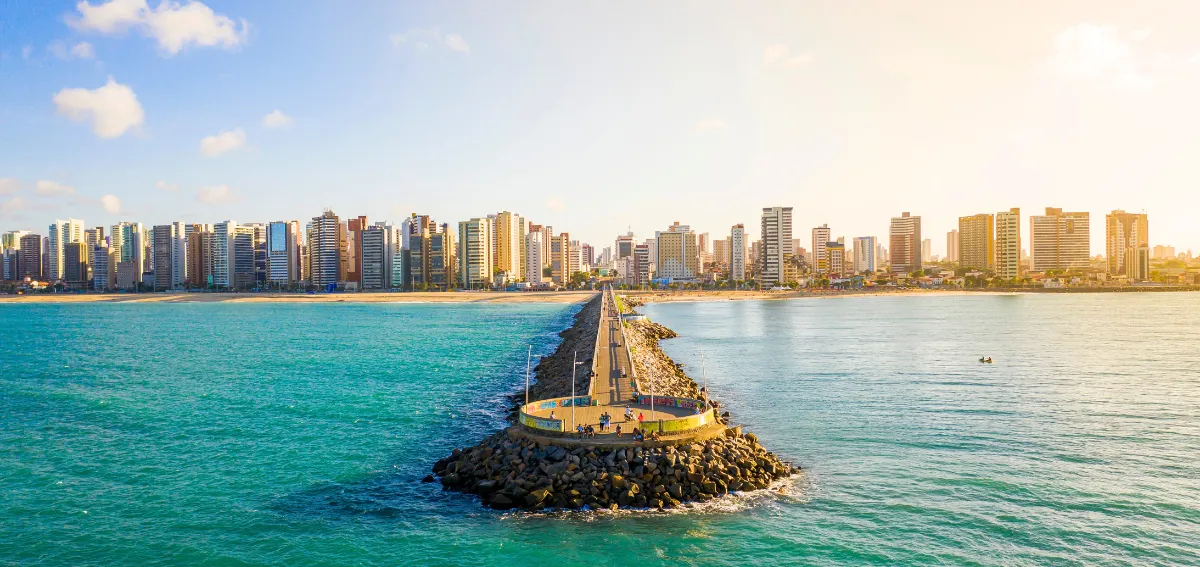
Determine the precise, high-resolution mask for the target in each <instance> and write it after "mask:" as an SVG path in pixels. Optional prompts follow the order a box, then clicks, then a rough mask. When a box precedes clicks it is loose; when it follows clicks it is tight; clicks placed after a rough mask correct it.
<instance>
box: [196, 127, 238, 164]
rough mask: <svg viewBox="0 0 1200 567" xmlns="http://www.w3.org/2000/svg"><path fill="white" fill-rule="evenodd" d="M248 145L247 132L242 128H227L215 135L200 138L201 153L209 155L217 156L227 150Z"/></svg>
mask: <svg viewBox="0 0 1200 567" xmlns="http://www.w3.org/2000/svg"><path fill="white" fill-rule="evenodd" d="M245 145H246V132H245V131H243V130H242V129H241V128H236V129H234V130H226V131H224V132H221V133H219V134H217V135H215V136H206V137H205V138H204V139H202V140H200V153H201V154H204V155H205V156H208V157H216V156H219V155H221V154H223V153H225V152H231V151H233V150H236V149H238V148H241V147H244V146H245Z"/></svg>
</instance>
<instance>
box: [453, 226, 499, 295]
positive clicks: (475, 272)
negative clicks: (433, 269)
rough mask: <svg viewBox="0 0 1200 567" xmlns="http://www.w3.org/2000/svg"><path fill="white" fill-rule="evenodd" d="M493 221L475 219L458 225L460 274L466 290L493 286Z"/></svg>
mask: <svg viewBox="0 0 1200 567" xmlns="http://www.w3.org/2000/svg"><path fill="white" fill-rule="evenodd" d="M492 266H493V264H492V221H491V219H489V218H478V217H477V218H473V219H471V220H465V221H461V222H459V223H458V273H459V278H461V280H462V286H463V287H465V288H479V287H490V286H491V284H492Z"/></svg>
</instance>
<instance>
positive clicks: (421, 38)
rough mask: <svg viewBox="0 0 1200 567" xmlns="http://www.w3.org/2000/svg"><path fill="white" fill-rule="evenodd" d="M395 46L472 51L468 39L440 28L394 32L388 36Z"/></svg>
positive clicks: (461, 51)
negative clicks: (443, 31)
mask: <svg viewBox="0 0 1200 567" xmlns="http://www.w3.org/2000/svg"><path fill="white" fill-rule="evenodd" d="M388 40H389V41H391V42H392V46H393V47H397V48H399V47H402V46H405V45H410V46H412V47H413V48H414V49H429V48H430V47H442V48H445V49H449V50H450V51H455V52H458V53H470V52H471V46H470V45H467V40H466V39H464V38H463V36H461V35H459V34H456V33H442V30H441V29H439V28H429V29H411V30H408V31H406V32H404V33H394V34H391V35H389V36H388Z"/></svg>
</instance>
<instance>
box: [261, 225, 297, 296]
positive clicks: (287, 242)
mask: <svg viewBox="0 0 1200 567" xmlns="http://www.w3.org/2000/svg"><path fill="white" fill-rule="evenodd" d="M302 240H303V239H302V238H301V236H300V221H295V220H292V221H274V222H271V223H270V224H268V225H267V281H268V282H270V283H271V284H272V285H292V284H296V283H298V282H299V281H300V279H301V267H300V264H301V258H300V248H301V246H300V244H301V241H302Z"/></svg>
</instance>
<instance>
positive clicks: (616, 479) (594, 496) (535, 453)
mask: <svg viewBox="0 0 1200 567" xmlns="http://www.w3.org/2000/svg"><path fill="white" fill-rule="evenodd" d="M433 472H434V474H436V475H438V476H439V477H441V482H442V485H443V486H444V487H445V488H446V489H448V490H456V491H460V492H467V493H471V494H477V495H479V497H480V498H481V499H482V500H483V502H484V504H486V505H487V506H489V507H492V508H496V509H501V510H508V509H513V508H518V509H523V510H543V509H573V510H578V509H584V508H589V509H601V508H609V509H614V510H615V509H617V508H658V509H661V508H672V507H675V506H679V505H681V504H683V503H686V502H705V501H708V500H711V499H713V498H717V497H719V496H724V495H726V494H728V493H730V492H736V491H748V490H757V489H763V488H767V487H769V486H770V485H771V483H772V482H774V481H775V480H778V479H782V478H786V477H789V476H792V475H795V474H798V473H799V472H800V469H799V467H795V466H793V465H791V464H788V463H785V462H783V461H781V460H780V459H779V458H778V457H776V456H775V455H774V454H773V453H771V452H769V451H767V450H766V449H764V448H763V447H762V446H761V445H759V443H758V439H757V438H756V437H755V436H754V434H751V433H746V434H743V433H742V432H741V428H730V429H726V430H725V435H724V436H722V437H718V438H715V439H709V440H706V441H699V442H695V443H690V444H684V445H678V446H665V447H640V446H635V447H627V448H618V449H609V448H595V447H577V448H568V447H563V446H556V445H546V444H541V443H537V442H535V441H531V440H528V439H521V438H516V437H513V436H510V435H509V434H508V433H507V432H506V431H500V432H497V433H495V434H493V435H491V436H490V437H488V438H487V439H485V440H484V441H483V442H482V443H480V444H479V445H476V446H474V447H470V448H467V449H455V450H454V452H453V453H452V454H451V455H450V456H449V457H447V458H445V459H442V460H440V461H438V462H437V464H435V465H434V467H433ZM426 480H428V481H432V480H433V477H432V476H430V477H426Z"/></svg>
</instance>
